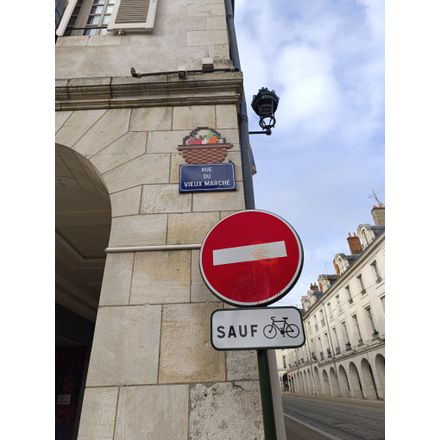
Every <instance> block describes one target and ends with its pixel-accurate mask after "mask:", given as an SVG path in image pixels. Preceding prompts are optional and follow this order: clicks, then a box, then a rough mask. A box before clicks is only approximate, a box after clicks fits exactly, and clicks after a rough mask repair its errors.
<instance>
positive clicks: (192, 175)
mask: <svg viewBox="0 0 440 440" xmlns="http://www.w3.org/2000/svg"><path fill="white" fill-rule="evenodd" d="M235 189H236V184H235V172H234V164H233V163H232V162H229V163H211V164H209V163H208V164H203V165H180V179H179V191H180V192H201V191H233V190H235Z"/></svg>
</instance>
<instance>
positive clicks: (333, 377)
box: [330, 367, 341, 397]
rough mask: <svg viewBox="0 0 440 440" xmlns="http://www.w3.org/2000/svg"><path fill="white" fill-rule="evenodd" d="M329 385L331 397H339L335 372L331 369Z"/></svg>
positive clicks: (339, 390)
mask: <svg viewBox="0 0 440 440" xmlns="http://www.w3.org/2000/svg"><path fill="white" fill-rule="evenodd" d="M330 385H331V393H332V396H334V397H341V389H340V388H339V381H338V376H337V375H336V371H335V369H334V368H333V367H331V368H330Z"/></svg>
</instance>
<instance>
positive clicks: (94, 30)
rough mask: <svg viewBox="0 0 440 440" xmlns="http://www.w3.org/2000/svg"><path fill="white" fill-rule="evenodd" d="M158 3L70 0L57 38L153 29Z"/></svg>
mask: <svg viewBox="0 0 440 440" xmlns="http://www.w3.org/2000/svg"><path fill="white" fill-rule="evenodd" d="M157 2H158V0H76V1H75V0H70V1H69V2H68V3H67V6H66V8H65V10H64V14H63V17H62V18H61V21H60V23H59V26H58V28H57V31H56V34H57V35H58V36H61V35H64V36H69V35H72V36H79V35H99V34H101V35H103V34H106V33H107V29H108V30H109V31H110V30H111V31H119V32H130V31H137V32H146V31H151V30H153V28H154V22H155V19H156V10H157Z"/></svg>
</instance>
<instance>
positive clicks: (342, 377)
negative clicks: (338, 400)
mask: <svg viewBox="0 0 440 440" xmlns="http://www.w3.org/2000/svg"><path fill="white" fill-rule="evenodd" d="M338 371H339V385H340V386H341V394H342V397H350V384H349V383H348V377H347V373H346V372H345V369H344V367H343V366H342V365H340V366H339V370H338Z"/></svg>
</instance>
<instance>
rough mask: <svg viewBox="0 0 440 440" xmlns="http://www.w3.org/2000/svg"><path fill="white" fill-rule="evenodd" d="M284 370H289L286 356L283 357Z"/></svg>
mask: <svg viewBox="0 0 440 440" xmlns="http://www.w3.org/2000/svg"><path fill="white" fill-rule="evenodd" d="M283 368H287V364H286V356H283Z"/></svg>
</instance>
